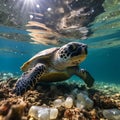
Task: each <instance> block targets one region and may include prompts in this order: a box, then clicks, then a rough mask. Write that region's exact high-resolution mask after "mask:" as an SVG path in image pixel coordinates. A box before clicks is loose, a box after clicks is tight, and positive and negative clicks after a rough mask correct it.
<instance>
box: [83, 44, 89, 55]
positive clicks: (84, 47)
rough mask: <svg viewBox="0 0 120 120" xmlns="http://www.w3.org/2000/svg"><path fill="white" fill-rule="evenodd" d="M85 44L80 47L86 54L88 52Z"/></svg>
mask: <svg viewBox="0 0 120 120" xmlns="http://www.w3.org/2000/svg"><path fill="white" fill-rule="evenodd" d="M87 48H88V47H87V45H86V44H84V45H83V46H82V49H83V50H84V51H85V54H86V55H87V53H88V51H87Z"/></svg>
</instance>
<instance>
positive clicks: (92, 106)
mask: <svg viewBox="0 0 120 120" xmlns="http://www.w3.org/2000/svg"><path fill="white" fill-rule="evenodd" d="M16 80H17V78H14V77H12V78H9V79H6V80H4V81H2V80H1V82H0V120H109V119H111V120H119V119H120V115H119V113H120V86H116V85H114V84H113V85H112V84H110V85H109V84H106V83H95V85H94V86H93V88H91V89H88V88H86V87H85V86H84V85H82V84H81V83H75V81H71V82H69V81H66V82H60V83H52V84H49V83H48V84H44V83H38V84H37V85H36V86H35V88H34V89H33V90H29V91H28V92H26V93H25V94H24V95H22V96H16V95H15V94H12V89H13V87H14V84H15V82H16Z"/></svg>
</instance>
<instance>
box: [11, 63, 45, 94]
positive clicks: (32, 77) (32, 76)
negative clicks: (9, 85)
mask: <svg viewBox="0 0 120 120" xmlns="http://www.w3.org/2000/svg"><path fill="white" fill-rule="evenodd" d="M45 72H46V66H45V65H44V64H40V63H39V64H37V65H36V66H35V67H34V68H32V69H31V70H29V71H27V72H25V73H23V74H22V76H21V77H20V78H19V79H18V81H17V82H16V85H15V88H14V90H13V93H15V94H16V95H22V94H24V93H25V92H26V91H27V90H29V89H31V88H33V87H34V86H35V84H36V83H37V82H38V80H39V79H40V78H41V76H42V75H43V74H44V73H45Z"/></svg>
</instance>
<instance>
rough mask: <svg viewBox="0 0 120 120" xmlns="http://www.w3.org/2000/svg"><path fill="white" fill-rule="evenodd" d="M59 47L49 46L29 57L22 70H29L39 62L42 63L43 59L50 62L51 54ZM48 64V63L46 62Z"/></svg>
mask: <svg viewBox="0 0 120 120" xmlns="http://www.w3.org/2000/svg"><path fill="white" fill-rule="evenodd" d="M58 49H59V47H54V48H49V49H46V50H43V51H41V52H38V53H37V54H36V55H34V56H33V57H32V58H31V59H29V60H28V61H27V62H25V63H24V64H23V65H22V67H21V70H22V71H27V70H28V69H29V68H32V67H34V66H35V65H36V64H37V63H40V62H42V61H44V64H45V62H50V58H51V56H52V55H53V54H54V53H55V52H56V51H57V50H58ZM46 64H47V63H46Z"/></svg>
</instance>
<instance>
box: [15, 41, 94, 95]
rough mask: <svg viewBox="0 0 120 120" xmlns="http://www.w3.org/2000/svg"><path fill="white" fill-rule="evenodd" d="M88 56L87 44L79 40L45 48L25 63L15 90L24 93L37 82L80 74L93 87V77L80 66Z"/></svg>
mask: <svg viewBox="0 0 120 120" xmlns="http://www.w3.org/2000/svg"><path fill="white" fill-rule="evenodd" d="M86 56H87V45H86V44H84V43H79V42H70V43H68V44H65V45H63V46H62V47H53V48H50V49H46V50H43V51H41V52H39V53H37V54H36V55H35V56H33V57H32V58H31V59H29V60H28V61H27V62H26V63H24V64H23V66H22V67H21V69H22V71H24V73H23V74H22V76H21V77H20V78H19V79H18V81H17V82H16V85H15V87H14V90H13V91H14V93H16V94H17V95H22V94H23V93H25V92H26V91H27V90H29V89H31V88H33V87H34V86H35V84H36V83H37V82H59V81H63V80H67V79H68V78H70V77H71V76H72V75H77V76H79V77H80V78H82V79H83V80H84V82H85V83H86V84H87V86H88V87H91V86H92V85H93V83H94V79H93V77H92V76H91V75H90V74H89V72H88V71H87V70H84V69H80V68H79V63H81V62H82V61H83V60H84V59H85V58H86Z"/></svg>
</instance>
